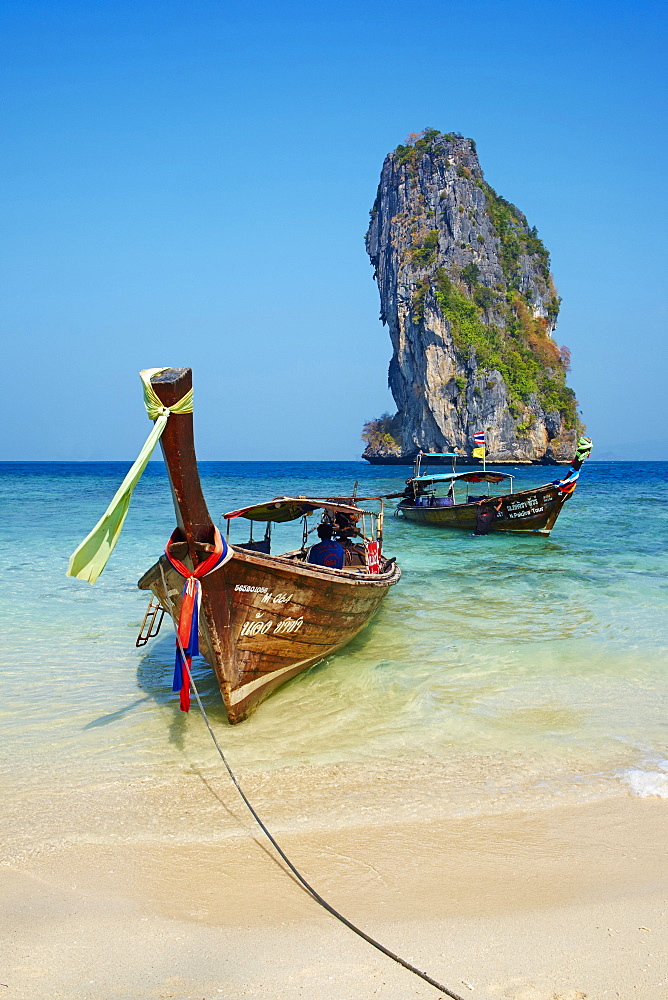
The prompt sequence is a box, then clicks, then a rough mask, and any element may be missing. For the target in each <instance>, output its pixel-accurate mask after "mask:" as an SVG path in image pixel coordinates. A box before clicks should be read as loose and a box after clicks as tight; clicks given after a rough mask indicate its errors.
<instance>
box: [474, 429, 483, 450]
mask: <svg viewBox="0 0 668 1000" xmlns="http://www.w3.org/2000/svg"><path fill="white" fill-rule="evenodd" d="M473 440H474V442H475V444H476V445H477V446H478V447H480V446H481V445H484V443H485V432H484V431H478V433H477V434H474V435H473Z"/></svg>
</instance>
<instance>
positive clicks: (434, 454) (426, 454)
mask: <svg viewBox="0 0 668 1000" xmlns="http://www.w3.org/2000/svg"><path fill="white" fill-rule="evenodd" d="M420 458H459V455H458V454H457V452H456V451H421V452H420Z"/></svg>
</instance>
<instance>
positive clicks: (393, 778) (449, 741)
mask: <svg viewBox="0 0 668 1000" xmlns="http://www.w3.org/2000/svg"><path fill="white" fill-rule="evenodd" d="M127 468H128V465H127V464H123V463H92V464H85V463H77V464H48V463H44V464H39V463H29V464H4V465H2V466H0V497H1V500H2V520H1V522H0V524H1V531H2V540H3V544H2V548H1V552H0V561H1V565H2V576H3V580H4V587H3V595H4V614H3V616H2V626H1V627H2V689H1V690H2V698H1V699H0V716H1V724H2V727H3V739H2V762H1V766H2V773H3V784H4V787H5V789H6V794H5V807H6V810H5V814H6V822H7V824H8V825H7V827H6V830H7V831H8V833H9V836H8V837H7V838H6V840H7V843H8V844H9V848H10V855H12V851H13V852H14V853H15V854H17V853H21V852H25V851H30V850H31V849H33V848H34V847H35V845H37V844H42V845H43V844H44V843H46V842H53V843H63V842H65V841H67V840H68V838H70V839H77V838H78V839H81V838H85V837H94V836H102V832H101V831H104V835H105V836H107V837H109V836H119V837H133V836H136V835H137V830H138V829H139V826H137V825H136V824H135V823H134V819H133V815H132V814H131V811H130V810H128V808H127V802H128V801H129V800H128V798H127V797H126V792H127V794H128V795H129V794H130V793H129V792H128V789H132V790H133V791H132V796H134V798H133V802H135V803H136V801H137V795H138V794H139V793H137V789H138V788H139V789H140V791H141V789H142V787H143V786H146V788H149V787H150V788H151V789H152V791H153V792H155V794H156V797H155V798H154V799H152V800H151V801H152V802H158V801H163V799H161V798H160V795H159V794H158V793H157V792H156V789H158V790H159V789H162V790H163V791H164V800H165V801H168V800H169V799H170V796H171V794H172V791H173V789H174V788H176V787H177V786H178V785H179V782H180V781H181V780H182V779H183V777H184V775H187V774H190V773H192V771H193V768H194V769H195V770H197V769H198V768H203V769H205V770H206V771H207V773H213V772H214V771H215V770H216V769H217V768H218V767H219V765H218V764H217V763H216V758H215V752H214V750H213V748H212V746H211V743H210V739H209V736H208V734H207V732H206V730H205V728H204V726H203V723H202V720H201V718H200V716H199V713H198V712H197V710H196V707H195V708H194V709H193V711H192V712H191V713H190V715H189V716H184V715H183V714H182V713H181V712H179V708H178V698H177V696H174V695H173V694H172V692H171V674H172V664H173V635H172V632H171V630H170V628H168V627H167V626H168V623H167V622H165V624H164V625H163V629H162V632H161V634H160V636H159V637H158V638H157V639H155V640H153V641H152V642H151V643H150V644H149V645H148V646H147V647H145V648H144V649H136V648H135V644H134V640H135V636H136V633H137V630H138V627H139V624H140V622H141V620H142V617H143V613H144V609H145V605H146V601H147V597H146V594H145V593H144V592H140V591H139V590H137V588H136V586H135V584H136V580H137V579H138V577H139V576H140V575H141V573H142V572H143V571H144V570H145V569H146V568H147V567H148V566H149V565H150V564H151V563H152V562H153V561H154V560H155V558H156V557H157V555H158V554H159V553H160V551H161V550H162V548H163V547H164V544H165V542H166V540H167V538H168V537H169V535H170V533H171V531H172V528H173V523H174V516H173V510H172V505H171V496H170V491H169V486H168V482H167V479H166V476H165V472H164V468H163V466H162V463H161V462H154V463H151V465H150V466H149V468H148V470H147V472H146V474H145V476H144V478H143V480H142V481H141V483H140V485H139V487H138V488H137V490H136V493H135V496H134V498H133V502H132V506H131V509H130V514H129V516H128V519H127V522H126V526H125V529H124V532H123V535H122V537H121V541H120V543H119V545H118V547H117V549H116V551H115V552H114V554H113V556H112V559H111V561H110V563H109V565H108V567H107V569H106V571H105V573H104V574H103V576H102V577H101V578H100V580H99V581H98V582H97V584H96V585H95V586H93V587H91V586H89V585H88V584H86V583H83V582H81V581H78V580H72V579H69V578H67V577H66V576H65V569H66V566H67V560H68V556H69V554H70V552H71V551H72V549H73V548H74V547H75V546H76V545H77V543H78V542H79V541H80V539H81V538H82V537H83V536H84V535H85V534H86V533H87V532H88V531H89V529H90V528H91V527H92V525H93V524H94V523H95V522H96V520H97V519H98V517H99V516H100V514H101V513H102V511H103V510H104V509H105V507H106V505H107V503H108V501H109V499H110V498H111V496H112V495H113V493H114V492H115V490H116V488H117V486H118V484H119V483H120V481H121V479H122V477H123V475H124V473H125V471H126V470H127ZM201 471H202V477H203V484H204V490H205V494H206V497H207V500H208V502H209V505H210V509H211V511H212V513H213V512H215V515H216V517H218V516H219V515H220V514H221V513H222V512H223V511H225V510H229V509H233V508H235V507H238V506H241V505H242V504H244V503H246V502H252V501H256V500H261V499H265V498H268V497H273V496H275V495H281V494H302V495H304V494H309V493H312V494H315V495H323V494H328V493H334V494H336V493H345V492H347V491H349V490H350V488H351V487H352V485H353V483H354V482H355V481H356V480H357V481H359V492H360V493H361V494H378V493H389V492H392V491H395V490H397V489H399V488H401V487H402V485H403V481H404V479H405V478H406V476H407V475H408V474H409V469H408V468H407V467H406V468H404V467H377V466H376V467H373V466H369V465H366V464H363V463H360V462H319V463H313V462H277V463H269V462H264V463H263V462H253V463H234V462H221V463H202V465H201ZM510 471H511V472H513V474H514V475H516V477H517V479H516V488H523V486H524V485H526V486H528V485H532V484H533V485H535V484H538V483H540V482H545V481H549V480H550V479H552V478H557V477H558V475H559V474H560V470H558V469H545V468H537V467H533V468H527V467H518V468H517V469H515V470H512V469H511V470H510ZM391 506H392V505H391V504H390V507H391ZM390 514H391V511H390ZM234 530H235V531H236V532H237V533H236V535H235V534H234V531H233V535H232V540H233V541H234V540H235V538H236V540H238V541H242V540H245V539H244V538H242V537H241V536H242V533H243V530H242V526H241V525H236V526H235V529H234ZM667 537H668V463H660V462H655V463H622V462H619V463H604V462H595V461H589V462H588V463H586V465H585V467H584V470H583V472H582V474H581V477H580V485H579V486H578V489H577V490H576V492H575V494H574V496H573V497H572V499H571V500H569V501H568V503H567V504H566V506H565V508H564V510H563V512H562V514H561V516H560V518H559V520H558V522H557V525H556V528H555V530H554V532H553V534H552V536H551V537H550V538H543V537H538V536H530V537H523V536H512V535H500V534H492V535H489V536H486V537H474V536H472V535H467V534H459V533H456V532H448V531H438V530H434V529H429V528H421V527H418V526H415V525H411V524H408V523H407V522H405V521H403V519H401V518H394V517H392V516H389V517H388V518H387V521H386V533H385V546H384V547H385V552H386V553H387V554H390V555H396V556H397V558H398V561H399V563H400V565H401V567H402V570H403V578H402V580H401V582H400V583H399V585H398V586H397V587H395V588H394V589H393V591H392V592H391V593H390V595H389V597H388V599H387V601H386V602H385V604H384V606H383V607H382V609H381V611H380V613H379V615H378V616H377V618H376V619H375V621H374V622H373V624H372V625H371V626H370V627H369V628H368V629H367V630H366V631H365V632H364V633H363V634H362V635H361V636H359V637H358V638H357V639H356V640H354V641H353V642H352V643H351V644H350V645H349V646H348V647H347V648H346V649H345V650H343V651H341V652H340V653H339V654H337V655H335V656H332V657H330V658H329V660H327V661H326V662H324V663H322V664H320V665H318V666H316V667H315V668H313V669H311V670H310V671H309V672H308V673H306V674H305V675H302V676H301V677H299V678H296V679H295V680H293V681H292V682H290V683H289V684H287V685H286V686H284V687H283V688H281V689H279V690H278V692H276V693H275V694H274V695H272V696H271V697H270V698H269V699H268V700H267V701H266V702H265V703H264V704H263V705H262V706H261V707H260V709H259V711H258V712H257V713H256V714H255V715H254V716H253V717H252V718H251V719H250V720H249V721H247V722H245V723H243V724H242V725H240V726H237V727H230V726H229V725H227V723H226V721H225V715H224V712H223V709H222V705H221V703H220V699H219V695H218V691H217V688H216V685H215V683H214V681H213V678H212V676H211V674H210V673H209V671H208V668H207V667H206V664H205V663H204V662H203V661H202V662H201V663H200V664H199V667H198V669H197V672H196V678H197V681H198V684H199V687H200V690H201V691H202V694H203V699H204V703H205V705H206V707H207V710H208V712H209V714H210V717H211V720H212V722H213V724H214V725H215V726H216V728H217V731H218V734H219V737H220V740H221V743H222V745H223V747H224V748H225V750H226V752H227V753H228V754H229V757H230V760H231V763H232V765H233V766H234V767H235V768H236V769H237V770H238V771H239V773H240V774H241V775H242V776H244V777H245V778H246V780H247V781H248V782H250V784H251V785H252V787H253V788H255V789H257V790H258V794H261V796H263V802H264V804H265V806H266V808H268V809H270V810H271V812H272V818H273V820H274V822H275V823H277V824H279V826H280V825H281V824H282V825H283V826H284V827H289V826H290V825H292V824H296V823H298V822H299V823H302V824H303V823H305V822H308V823H311V824H317V823H323V824H326V823H329V824H331V823H354V822H357V821H361V820H362V819H363V820H364V822H365V823H369V822H374V821H375V820H378V821H379V822H381V821H382V820H383V819H387V818H388V817H389V816H391V817H392V818H401V817H410V816H413V815H417V814H418V813H419V814H420V815H421V816H423V817H424V816H427V817H429V816H434V817H438V816H447V815H466V814H471V813H480V812H493V811H499V810H507V809H513V808H517V807H521V808H531V809H537V808H544V807H547V806H549V805H550V804H552V803H554V802H556V801H566V800H577V801H582V800H585V799H595V798H598V797H601V796H610V795H660V796H663V797H668V749H667V743H668V711H667V708H668V704H667V703H668V698H667V696H666V689H667V686H668V685H667V682H668V673H667V669H666V668H667V664H668V656H667V646H668V615H666V604H667V598H668V588H667V585H666V579H667V577H666V570H667V569H668V547H667V546H666V539H667ZM297 538H298V529H297V528H296V527H295V526H281V527H280V528H279V529H278V531H277V533H276V535H275V543H276V545H275V549H276V551H278V550H279V548H280V547H286V548H287V547H289V546H291V544H294V542H296V540H297ZM279 786H280V787H281V788H283V789H286V788H292V789H293V790H294V798H290V796H281V801H280V802H278V801H276V802H272V801H271V788H272V787H279ZM306 787H308V789H309V795H308V802H309V808H308V810H307V811H305V810H304V808H303V796H302V795H301V793H300V791H299V790H300V789H301V790H302V791H303V790H304V789H305V788H306ZM370 790H371V792H370ZM140 812H141V810H140ZM145 813H146V810H145V811H144V813H142V816H143V819H142V823H143V824H144V826H142V829H145V828H146V822H147V821H146V815H145ZM137 822H139V821H137ZM140 825H141V824H140ZM169 829H170V827H169V817H168V816H167V818H165V816H163V825H162V826H161V830H162V831H165V830H169ZM181 829H182V830H183V829H186V830H187V833H188V836H190V837H195V838H196V837H197V836H199V832H198V828H197V823H196V822H195V821H194V820H193V822H192V824H191V825H190V826H189V827H188V826H187V824H186V827H182V828H181ZM96 831H97V832H96ZM114 831H116V832H114ZM165 835H168V834H165Z"/></svg>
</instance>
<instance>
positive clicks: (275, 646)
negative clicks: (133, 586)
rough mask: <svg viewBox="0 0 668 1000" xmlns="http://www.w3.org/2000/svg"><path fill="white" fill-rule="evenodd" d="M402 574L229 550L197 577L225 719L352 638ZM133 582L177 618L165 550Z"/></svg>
mask: <svg viewBox="0 0 668 1000" xmlns="http://www.w3.org/2000/svg"><path fill="white" fill-rule="evenodd" d="M400 577H401V572H400V570H399V568H398V567H397V566H396V564H395V563H394V562H392V563H390V564H386V565H385V567H384V572H382V573H380V574H376V575H373V574H369V573H367V572H364V573H360V572H356V571H355V570H352V569H351V570H333V569H327V568H326V567H320V566H314V565H311V564H308V563H305V562H303V561H301V560H299V559H298V558H297V553H286V554H285V555H283V556H270V555H266V554H264V553H260V552H250V551H244V550H243V549H240V548H235V549H234V555H233V557H232V559H230V561H229V562H227V563H226V564H225V565H224V566H222V567H221V568H220V569H219V570H216V571H215V572H213V573H211V574H209V575H208V576H206V577H204V578H203V580H202V607H201V611H200V623H199V624H200V648H201V652H202V654H203V655H204V657H205V658H206V660H207V661H208V663H209V664H210V665H211V667H212V668H213V670H214V672H215V675H216V678H217V680H218V684H219V687H220V691H221V695H222V698H223V701H224V703H225V708H226V710H227V715H228V718H229V721H230V722H231V723H232V724H235V723H238V722H241V721H242V720H243V719H245V718H247V717H248V715H250V714H251V712H253V710H254V709H255V708H257V706H258V705H259V704H260V703H261V702H262V701H263V700H264V699H265V698H266V697H267V696H268V695H269V694H270V693H271V692H272V691H273V690H274V689H275V688H277V687H278V686H279V685H281V684H283V683H285V682H286V681H288V680H290V678H292V677H295V676H296V675H297V674H299V673H301V672H302V671H304V670H306V669H307V668H308V667H310V666H312V665H313V664H315V663H318V662H319V661H320V660H322V659H324V658H325V657H326V656H329V654H330V653H333V652H335V651H336V650H337V649H340V648H341V647H342V646H345V644H346V643H347V642H350V640H351V639H352V638H353V637H354V636H356V635H357V634H358V633H359V632H361V631H362V629H363V628H364V627H365V626H366V625H368V623H369V622H370V621H371V619H372V618H373V616H374V615H375V613H376V611H377V610H378V607H379V605H380V604H381V602H382V601H383V600H384V598H385V597H386V595H387V593H388V591H389V589H390V587H392V586H393V585H394V584H395V583H397V582H398V580H399V578H400ZM165 585H166V589H165ZM139 587H140V588H142V589H145V590H151V591H152V592H153V593H154V594H155V596H156V597H157V599H158V600H159V601H160V604H161V605H162V607H163V608H164V609H165V610H166V611H167V613H168V614H171V615H172V616H173V617H174V618H175V620H177V621H178V615H179V609H180V606H181V591H182V589H183V578H182V577H181V576H180V575H179V574H178V573H177V572H176V571H175V570H174V569H173V567H172V566H171V564H170V563H169V562H168V561H167V559H165V557H164V556H163V557H162V558H161V559H160V561H159V562H158V563H156V564H155V565H154V566H152V567H151V569H149V570H148V571H147V572H146V573H145V574H144V576H143V577H142V578H141V580H140V581H139Z"/></svg>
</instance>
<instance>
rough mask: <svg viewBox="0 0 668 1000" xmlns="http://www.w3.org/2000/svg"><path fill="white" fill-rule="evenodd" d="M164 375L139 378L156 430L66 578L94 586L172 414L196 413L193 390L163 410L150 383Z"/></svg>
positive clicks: (154, 370)
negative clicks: (133, 495)
mask: <svg viewBox="0 0 668 1000" xmlns="http://www.w3.org/2000/svg"><path fill="white" fill-rule="evenodd" d="M164 371H167V369H166V368H145V369H144V370H143V371H141V372H140V373H139V377H140V378H141V380H142V382H143V384H144V406H145V407H146V412H147V413H148V415H149V417H150V419H151V420H153V421H154V425H153V429H152V430H151V433H150V434H149V436H148V437H147V438H146V441H145V442H144V447H143V448H142V450H141V451H140V452H139V455H138V456H137V459H136V461H135V462H134V464H133V466H132V468H131V469H130V470H129V472H128V474H127V475H126V477H125V479H124V480H123V482H122V483H121V485H120V486H119V487H118V489H117V491H116V493H115V494H114V498H113V500H112V501H111V503H110V504H109V506H108V507H107V509H106V510H105V512H104V514H103V515H102V517H101V518H100V520H99V521H98V522H97V524H96V525H95V527H94V528H93V530H92V531H91V532H90V534H88V535H86V537H85V538H84V540H83V542H81V544H80V545H79V546H77V548H76V549H75V550H74V552H73V553H72V555H71V556H70V561H69V564H68V567H67V576H76V577H78V578H79V579H80V580H87V581H88V583H95V581H96V580H97V578H98V576H99V575H100V573H101V572H102V570H103V569H104V567H105V566H106V565H107V561H108V559H109V556H110V555H111V553H112V552H113V551H114V547H115V545H116V542H117V541H118V539H119V536H120V534H121V531H122V529H123V523H124V521H125V518H126V515H127V513H128V509H129V507H130V500H131V499H132V494H133V492H134V488H135V486H136V485H137V483H138V482H139V480H140V479H141V476H142V473H143V471H144V469H145V468H146V466H147V464H148V460H149V459H150V457H151V455H152V454H153V449H154V448H155V446H156V444H157V443H158V441H159V440H160V437H161V435H162V432H163V431H164V429H165V426H166V424H167V421H168V420H169V415H170V413H192V412H193V390H192V389H189V390H188V392H187V393H186V394H185V396H184V397H183V398H182V399H179V400H178V402H176V403H174V405H173V406H164V405H163V404H162V403H161V402H160V400H159V398H158V396H157V395H156V393H155V390H154V389H153V386H152V385H151V379H152V378H153V376H154V375H158V374H159V373H160V372H164Z"/></svg>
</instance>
